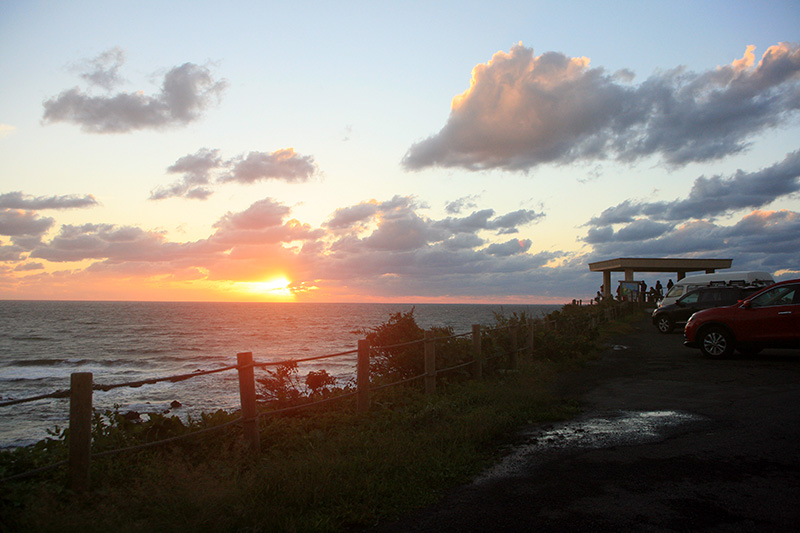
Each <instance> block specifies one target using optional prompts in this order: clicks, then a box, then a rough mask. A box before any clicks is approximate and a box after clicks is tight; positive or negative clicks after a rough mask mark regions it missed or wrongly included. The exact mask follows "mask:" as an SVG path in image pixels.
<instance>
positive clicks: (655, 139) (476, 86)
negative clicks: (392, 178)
mask: <svg viewBox="0 0 800 533" xmlns="http://www.w3.org/2000/svg"><path fill="white" fill-rule="evenodd" d="M623 74H624V75H623ZM631 79H632V76H631V74H630V72H622V73H620V72H618V73H615V74H614V75H608V74H607V73H606V72H605V71H604V70H603V69H602V68H590V67H589V60H588V59H587V58H584V57H581V58H569V57H567V56H565V55H564V54H561V53H558V52H546V53H544V54H542V55H540V56H534V54H533V50H532V49H530V48H525V47H524V46H522V45H521V44H519V45H517V46H514V47H512V48H511V51H510V52H509V53H506V52H497V53H496V54H495V55H494V56H493V57H492V59H491V61H489V62H488V63H486V64H480V65H477V66H476V67H475V68H474V69H473V71H472V80H471V82H470V88H469V89H467V90H466V91H465V92H464V93H462V94H461V95H458V96H456V97H455V98H453V101H452V105H451V112H450V117H449V118H448V120H447V123H446V124H445V125H444V127H443V128H442V129H441V130H440V131H439V133H437V134H435V135H433V136H431V137H429V138H427V139H424V140H422V141H420V142H418V143H416V144H414V145H413V146H411V147H410V148H409V150H408V152H407V153H406V155H405V157H404V158H403V161H402V164H403V166H404V167H405V168H406V169H407V170H419V169H422V168H426V167H431V166H440V167H461V168H466V169H469V170H484V169H493V168H499V169H505V170H512V171H528V170H530V169H533V168H535V167H537V166H538V165H542V164H547V163H551V164H569V163H573V162H575V161H592V160H603V159H616V160H619V161H623V162H633V161H636V160H638V159H641V158H643V157H648V156H653V155H656V156H659V157H660V158H661V159H662V160H663V161H664V162H665V163H666V164H667V165H669V166H676V167H677V166H682V165H686V164H688V163H690V162H696V161H708V160H714V159H719V158H721V157H724V156H727V155H731V154H735V153H739V152H742V151H744V150H746V149H747V148H748V146H749V142H750V139H751V138H752V137H753V136H755V135H757V134H759V133H761V132H763V131H765V130H767V129H769V128H775V127H779V126H782V125H784V124H787V123H789V121H790V120H791V119H792V117H793V116H794V115H796V112H797V111H798V109H800V47H798V45H797V44H795V43H781V44H779V45H776V46H772V47H770V48H768V49H767V51H766V52H765V53H764V55H763V56H762V58H761V60H760V61H759V62H758V63H757V64H756V63H755V56H754V55H753V47H748V48H747V50H746V52H745V55H744V57H743V58H741V59H739V60H736V61H734V62H732V63H731V64H730V65H724V66H720V67H718V68H716V69H713V70H708V71H705V72H701V73H692V72H688V71H686V70H685V69H683V68H676V69H673V70H669V71H661V72H657V73H655V74H654V75H652V76H651V77H650V78H648V79H647V80H645V81H644V82H643V83H641V84H640V85H638V86H635V87H634V86H631V85H629V84H628V81H629V80H631Z"/></svg>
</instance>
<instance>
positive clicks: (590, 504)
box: [373, 316, 800, 533]
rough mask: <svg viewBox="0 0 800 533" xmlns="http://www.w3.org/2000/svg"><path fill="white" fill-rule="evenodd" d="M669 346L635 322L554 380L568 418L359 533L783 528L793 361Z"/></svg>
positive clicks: (775, 353)
mask: <svg viewBox="0 0 800 533" xmlns="http://www.w3.org/2000/svg"><path fill="white" fill-rule="evenodd" d="M682 343H683V335H682V332H676V333H674V334H671V335H661V334H659V333H657V332H656V329H655V327H654V326H652V324H651V323H650V321H649V318H647V317H644V316H643V318H642V320H641V321H639V322H637V323H636V324H635V331H634V332H633V333H632V334H629V335H626V336H625V337H623V338H619V339H615V340H614V341H613V343H612V344H611V345H610V346H609V348H608V349H607V350H606V351H605V352H604V353H603V355H602V357H601V358H600V359H598V360H597V361H594V362H591V363H589V364H588V365H586V366H585V367H584V368H583V369H581V370H580V371H578V372H575V373H572V374H569V375H565V376H563V377H562V379H561V382H560V383H559V389H560V390H561V391H562V393H563V394H565V395H567V396H577V397H579V398H581V400H582V401H583V402H584V405H585V406H586V409H585V412H584V414H582V415H581V416H580V417H579V418H577V419H576V420H573V421H570V422H569V423H565V424H558V425H547V426H542V425H537V426H532V427H529V428H526V429H525V430H524V431H523V432H522V433H521V435H520V442H519V443H518V444H516V445H515V446H514V447H512V448H510V449H509V450H508V454H507V456H506V458H505V459H504V460H503V461H501V462H500V463H499V464H498V465H496V466H495V467H493V468H491V469H489V470H487V471H486V472H484V473H483V474H481V475H480V476H479V477H478V478H477V479H476V480H475V481H474V482H473V483H471V484H469V485H466V486H462V487H459V488H457V489H455V490H454V491H452V492H451V493H450V494H448V495H447V496H446V497H445V498H444V499H443V500H442V501H441V502H440V503H439V504H438V505H435V506H432V507H431V508H427V509H422V510H420V511H418V512H416V513H415V514H413V515H411V516H409V517H406V518H404V519H403V520H401V521H398V522H395V523H391V524H382V525H380V526H378V527H377V528H375V529H374V530H373V531H375V532H384V533H388V532H421V531H431V532H433V531H435V532H449V531H453V532H455V531H459V532H470V531H475V532H478V531H480V532H488V531H535V530H542V531H570V532H572V531H625V530H628V531H630V530H635V531H688V530H691V531H797V530H798V529H800V454H798V451H800V352H798V351H796V350H795V351H788V350H772V351H765V352H762V354H760V355H759V356H755V357H749V358H736V359H729V360H723V361H716V360H708V359H704V358H702V357H701V355H700V352H699V351H697V350H691V349H688V348H685V347H683V344H682Z"/></svg>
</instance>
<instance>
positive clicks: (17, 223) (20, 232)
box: [0, 209, 55, 237]
mask: <svg viewBox="0 0 800 533" xmlns="http://www.w3.org/2000/svg"><path fill="white" fill-rule="evenodd" d="M54 223H55V220H53V219H52V218H49V217H45V218H40V217H39V215H37V214H36V213H31V212H28V211H19V210H15V209H3V210H2V211H0V235H7V236H11V237H16V236H39V235H43V234H44V233H46V232H47V231H48V230H49V229H50V228H51V227H52V226H53V224H54Z"/></svg>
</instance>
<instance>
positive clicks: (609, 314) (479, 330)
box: [0, 306, 624, 492]
mask: <svg viewBox="0 0 800 533" xmlns="http://www.w3.org/2000/svg"><path fill="white" fill-rule="evenodd" d="M597 307H598V311H597V312H595V313H592V316H591V318H590V321H589V325H590V326H591V327H595V326H596V325H597V324H598V323H599V322H606V321H610V320H613V319H615V318H617V317H618V316H619V315H620V313H621V312H623V310H624V309H622V308H621V306H607V307H606V306H604V308H603V309H600V308H599V307H600V306H597ZM621 309H622V310H621ZM586 320H587V319H586V317H585V316H584V317H581V318H580V321H581V323H582V324H584V325H585V324H586ZM559 322H562V324H559ZM571 322H572V323H571ZM574 324H575V322H574V321H572V320H569V319H566V320H565V318H564V317H561V320H558V319H557V320H548V319H547V318H543V319H535V320H534V319H528V320H527V321H525V322H524V323H522V322H521V321H518V323H516V324H506V325H501V326H497V327H493V328H487V327H483V326H480V325H477V324H476V325H473V326H472V331H470V332H466V333H459V334H453V335H448V336H443V337H434V335H433V331H431V330H426V331H425V332H424V334H425V335H424V338H422V339H418V340H414V341H409V342H403V343H398V344H392V345H381V346H373V347H370V345H369V342H368V341H367V340H360V341H358V349H356V350H347V351H343V352H337V353H331V354H325V355H320V356H313V357H306V358H302V359H286V360H282V361H271V362H256V361H254V360H253V354H252V352H242V353H239V354H237V364H236V365H229V366H225V367H221V368H217V369H212V370H198V371H195V372H192V373H189V374H179V375H174V376H167V377H161V378H152V379H143V380H138V381H130V382H124V383H116V384H111V385H102V384H93V383H92V378H93V376H92V374H91V373H89V372H78V373H73V374H72V375H71V383H70V385H71V387H70V389H62V390H57V391H54V392H52V393H49V394H42V395H38V396H33V397H29V398H21V399H15V400H6V401H3V402H0V407H5V406H11V405H18V404H21V403H26V402H33V401H40V400H46V399H59V398H70V423H69V432H68V436H67V444H68V450H69V458H68V459H67V460H65V461H60V462H57V463H54V464H51V465H47V466H43V467H40V468H36V469H34V470H30V471H27V472H23V473H19V474H15V475H12V476H9V477H6V478H4V479H1V480H0V483H5V482H8V481H12V480H17V479H22V478H27V477H31V476H34V475H38V474H40V473H43V472H47V471H50V470H53V469H56V468H59V467H62V466H65V465H66V466H67V468H68V482H67V484H68V487H69V488H71V489H72V490H75V491H76V492H83V491H86V490H88V488H89V468H90V462H91V459H96V458H101V457H108V456H111V455H117V454H121V453H128V452H134V451H138V450H142V449H146V448H152V447H156V446H161V445H164V444H168V443H173V442H177V441H180V440H184V439H188V438H194V437H198V436H201V435H205V434H208V433H212V432H216V431H220V430H222V429H225V428H228V427H231V426H234V425H240V426H242V428H243V431H244V439H245V441H246V442H247V444H248V445H249V447H250V450H251V453H254V454H256V455H257V454H259V453H260V434H259V431H258V422H259V420H260V419H262V418H265V417H268V416H274V415H279V414H285V413H289V412H294V411H298V410H300V409H306V408H310V407H315V406H319V405H322V404H328V403H333V402H337V401H342V400H345V399H348V398H354V397H355V398H356V399H357V402H356V409H357V411H359V412H367V411H369V408H370V396H371V394H372V393H374V392H377V391H381V390H384V389H387V388H390V387H396V386H401V385H407V384H409V383H412V382H416V381H419V380H424V381H425V393H426V394H434V393H435V392H436V378H437V376H438V375H439V374H443V373H446V372H452V371H455V370H459V369H464V368H471V370H472V377H473V378H475V379H480V378H481V377H482V374H483V366H484V364H485V363H486V362H488V361H493V360H498V359H502V358H504V357H507V358H509V363H510V364H509V366H510V367H511V369H512V370H516V369H517V367H518V362H519V356H520V355H522V354H526V353H527V354H529V355H530V356H534V354H535V351H536V350H535V348H536V347H535V346H534V341H535V332H536V329H537V326H538V327H539V328H541V329H542V331H544V332H546V331H549V330H553V331H555V330H556V329H557V328H564V327H571V326H573V325H574ZM500 332H504V333H505V332H507V334H508V335H507V336H508V339H505V340H506V341H507V344H509V345H510V346H509V347H505V346H503V340H504V339H503V338H501V337H499V336H498V335H497V334H498V333H500ZM521 332H524V333H525V335H520V333H521ZM521 336H522V337H523V339H525V340H524V342H522V343H520V337H521ZM466 337H471V338H472V349H471V353H467V352H466V351H464V352H463V353H464V355H468V356H471V357H466V358H465V359H466V360H464V361H462V362H458V363H456V364H452V365H450V366H447V367H445V368H440V369H437V368H436V343H437V342H440V343H441V342H444V341H449V340H453V339H460V338H466ZM484 341H486V342H484ZM484 344H487V345H488V346H490V347H492V349H493V352H494V353H491V354H485V353H484V352H485V351H486V349H485V348H483V346H484ZM520 344H522V345H520ZM419 345H422V347H423V349H424V351H423V358H424V369H425V370H424V372H423V373H422V374H418V375H414V376H411V377H405V378H402V379H398V380H395V381H392V382H390V383H381V384H376V383H372V381H371V376H370V358H371V354H372V353H373V352H374V351H381V352H383V353H386V352H387V351H391V350H397V349H400V348H408V347H412V346H419ZM353 354H357V361H356V363H357V365H356V366H357V375H356V378H357V379H356V390H354V391H349V392H342V393H340V394H336V395H334V396H330V397H328V398H323V399H320V400H314V401H311V402H307V403H300V404H296V405H292V406H288V407H283V408H279V409H270V410H266V409H261V410H260V411H259V409H258V406H257V396H256V392H255V375H254V369H255V368H260V369H266V368H267V367H274V366H280V365H288V364H297V363H305V362H311V361H319V360H323V359H330V358H334V357H343V356H347V355H353ZM231 370H237V372H238V374H239V392H240V399H241V415H240V416H239V417H238V418H236V419H234V420H231V421H228V422H225V423H222V424H218V425H215V426H212V427H208V428H203V429H199V430H195V431H191V432H189V433H186V434H183V435H177V436H173V437H169V438H165V439H161V440H157V441H153V442H147V443H142V444H136V445H132V446H127V447H122V448H117V449H114V450H106V451H102V452H94V453H93V452H92V451H91V443H92V437H91V418H92V413H93V409H92V393H93V391H100V392H107V391H110V390H113V389H118V388H122V387H131V388H138V387H141V386H143V385H150V384H155V383H161V382H173V383H177V382H180V381H185V380H188V379H193V378H197V377H201V376H207V375H210V374H217V373H220V372H228V371H231Z"/></svg>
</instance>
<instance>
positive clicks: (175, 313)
mask: <svg viewBox="0 0 800 533" xmlns="http://www.w3.org/2000/svg"><path fill="white" fill-rule="evenodd" d="M560 307H561V306H560V305H489V304H485V305H473V304H417V305H411V304H316V303H313V304H312V303H188V302H187V303H183V302H181V303H175V302H62V301H53V302H50V301H1V302H0V401H2V400H11V399H18V398H27V397H31V396H37V395H40V394H47V393H50V392H53V391H56V390H59V389H68V388H69V381H70V374H71V373H73V372H92V373H93V375H94V377H93V379H94V383H95V384H102V385H113V384H115V383H121V382H128V381H137V380H142V379H152V378H158V377H167V376H173V375H178V374H187V373H191V372H194V371H196V370H213V369H215V368H221V367H225V366H229V365H234V364H236V354H237V353H239V352H253V357H254V359H255V360H256V362H269V361H281V360H286V359H301V358H306V357H313V356H318V355H325V354H330V353H339V352H344V351H349V350H354V349H355V348H356V346H357V341H358V339H360V338H363V337H364V335H363V334H360V333H358V331H359V330H364V329H369V328H372V327H374V326H377V325H379V324H382V323H384V322H386V321H387V320H388V319H389V317H390V316H391V315H392V314H394V313H398V312H408V311H410V310H411V309H412V308H413V309H414V317H415V319H416V321H417V324H419V326H420V327H422V328H429V327H432V326H451V327H452V328H453V329H454V332H455V333H467V332H469V331H470V330H471V326H472V324H481V325H492V324H494V313H496V312H497V313H504V314H506V315H508V314H511V313H512V312H516V313H519V312H522V311H524V312H526V313H527V314H529V315H531V316H534V317H536V316H542V315H544V314H547V313H549V312H551V311H553V310H555V309H559V308H560ZM355 361H356V356H355V355H354V354H353V355H348V356H342V357H337V358H331V359H323V360H321V361H316V362H310V363H306V364H303V365H302V366H301V368H300V374H301V375H304V374H306V373H308V372H309V371H312V370H320V369H324V370H326V371H327V372H328V373H330V374H331V375H333V376H334V377H336V378H337V379H339V380H343V381H344V380H347V379H349V378H351V377H353V376H355ZM237 380H238V377H237V373H236V371H229V372H220V373H216V374H211V375H208V376H202V377H198V378H193V379H189V380H186V381H181V382H177V383H171V382H165V383H157V384H152V385H143V386H141V387H138V388H130V387H123V388H118V389H113V390H111V391H107V392H103V391H95V393H94V398H93V405H94V407H95V408H96V409H100V410H106V409H113V408H115V407H117V408H118V409H119V410H120V412H126V411H138V412H141V413H148V412H161V413H165V412H169V413H170V414H175V415H178V416H180V417H182V418H185V417H186V416H189V415H197V414H199V413H200V412H213V411H216V410H217V409H226V410H235V409H237V408H238V407H239V391H238V381H237ZM175 400H177V401H178V402H180V403H181V407H179V408H174V409H173V408H171V403H172V402H173V401H175ZM68 418H69V400H68V399H49V400H40V401H35V402H29V403H23V404H17V405H13V406H7V407H0V447H14V446H25V445H28V444H32V443H34V442H36V441H38V440H41V439H43V438H45V437H47V430H48V429H53V428H55V427H56V426H59V427H62V428H63V427H65V426H67V425H68Z"/></svg>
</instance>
